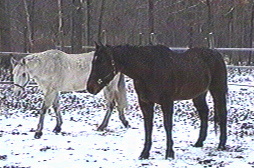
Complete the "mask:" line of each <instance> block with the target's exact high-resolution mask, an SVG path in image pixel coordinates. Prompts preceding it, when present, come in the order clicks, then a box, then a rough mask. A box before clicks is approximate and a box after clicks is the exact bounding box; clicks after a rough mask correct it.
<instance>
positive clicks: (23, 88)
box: [13, 74, 30, 91]
mask: <svg viewBox="0 0 254 168" xmlns="http://www.w3.org/2000/svg"><path fill="white" fill-rule="evenodd" d="M29 82H30V75H29V74H28V80H27V81H26V83H25V84H24V85H23V86H21V85H19V84H16V83H14V84H13V85H14V86H17V87H19V88H21V89H22V90H23V91H24V90H25V87H26V86H27V85H28V83H29Z"/></svg>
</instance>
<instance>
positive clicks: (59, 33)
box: [57, 0, 64, 50]
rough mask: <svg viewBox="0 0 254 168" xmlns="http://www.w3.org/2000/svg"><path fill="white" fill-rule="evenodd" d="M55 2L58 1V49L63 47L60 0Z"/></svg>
mask: <svg viewBox="0 0 254 168" xmlns="http://www.w3.org/2000/svg"><path fill="white" fill-rule="evenodd" d="M57 3H58V41H59V45H60V49H61V50H62V49H63V47H64V42H63V10H62V0H58V1H57Z"/></svg>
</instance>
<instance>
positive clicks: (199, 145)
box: [193, 143, 203, 148]
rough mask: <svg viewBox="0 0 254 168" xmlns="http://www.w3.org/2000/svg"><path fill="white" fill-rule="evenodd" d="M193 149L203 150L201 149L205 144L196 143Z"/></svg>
mask: <svg viewBox="0 0 254 168" xmlns="http://www.w3.org/2000/svg"><path fill="white" fill-rule="evenodd" d="M193 147H196V148H201V147H203V143H195V145H193Z"/></svg>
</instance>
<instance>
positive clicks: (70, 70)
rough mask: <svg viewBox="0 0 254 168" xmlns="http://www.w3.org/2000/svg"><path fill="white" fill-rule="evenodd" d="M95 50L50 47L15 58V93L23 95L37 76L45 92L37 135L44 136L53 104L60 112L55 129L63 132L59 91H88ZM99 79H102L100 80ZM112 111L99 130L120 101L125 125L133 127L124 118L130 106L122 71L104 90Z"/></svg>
mask: <svg viewBox="0 0 254 168" xmlns="http://www.w3.org/2000/svg"><path fill="white" fill-rule="evenodd" d="M93 55H94V52H90V53H83V54H66V53H64V52H62V51H59V50H47V51H44V52H40V53H35V54H31V55H28V56H26V57H24V58H22V59H21V60H19V61H16V60H15V59H12V64H13V65H14V69H13V80H14V93H15V95H16V96H19V95H21V94H22V93H23V91H24V87H26V86H27V85H28V83H29V81H30V78H33V79H34V80H35V82H36V83H37V84H38V86H39V88H40V89H41V90H42V91H43V94H44V101H43V106H42V109H41V110H40V119H39V123H38V127H37V130H36V132H35V136H34V137H35V138H36V139H38V138H40V137H41V136H42V129H43V123H44V117H45V113H46V112H47V109H48V108H50V107H51V105H53V109H54V110H55V113H56V121H57V123H56V127H55V128H54V130H53V132H55V133H59V132H60V131H61V125H62V123H63V121H62V117H61V114H60V111H59V110H60V109H59V93H60V92H61V91H65V92H66V91H81V92H82V91H84V90H86V87H87V80H88V77H89V75H90V71H91V66H92V59H93ZM98 82H99V81H98ZM104 96H105V98H106V100H107V102H108V103H107V106H108V110H107V113H106V116H105V117H104V120H103V122H102V124H101V125H100V126H99V128H98V130H99V131H101V130H103V129H104V128H105V127H107V125H108V122H109V118H110V116H111V113H112V110H113V108H114V105H115V104H116V103H117V105H118V106H117V109H118V111H119V117H120V120H121V121H122V123H123V124H124V126H125V127H129V124H128V121H127V120H126V119H125V117H124V109H125V108H126V106H127V99H126V90H125V82H124V76H123V75H122V74H118V75H117V76H116V77H115V78H114V80H113V81H112V82H111V83H110V84H109V85H108V86H107V88H105V89H104Z"/></svg>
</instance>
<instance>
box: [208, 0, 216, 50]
mask: <svg viewBox="0 0 254 168" xmlns="http://www.w3.org/2000/svg"><path fill="white" fill-rule="evenodd" d="M206 5H207V26H208V27H207V31H208V32H207V40H208V41H207V42H208V47H209V48H214V34H213V16H212V11H211V3H210V0H206Z"/></svg>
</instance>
